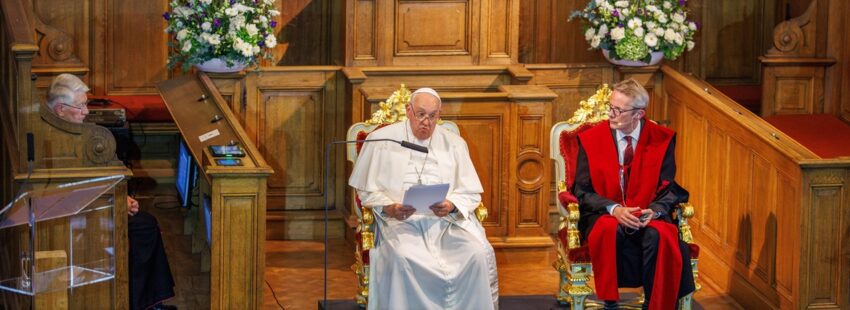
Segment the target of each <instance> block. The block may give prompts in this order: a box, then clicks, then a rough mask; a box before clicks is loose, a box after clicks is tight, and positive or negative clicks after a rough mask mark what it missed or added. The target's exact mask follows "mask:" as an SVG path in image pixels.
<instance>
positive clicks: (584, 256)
mask: <svg viewBox="0 0 850 310" xmlns="http://www.w3.org/2000/svg"><path fill="white" fill-rule="evenodd" d="M567 257H569V259H570V261H571V262H574V263H590V248H588V247H587V245H583V246H580V247H578V248H575V249H570V251H569V253H567Z"/></svg>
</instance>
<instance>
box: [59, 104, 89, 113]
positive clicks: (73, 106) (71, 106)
mask: <svg viewBox="0 0 850 310" xmlns="http://www.w3.org/2000/svg"><path fill="white" fill-rule="evenodd" d="M61 105H64V106H66V107H69V108H73V109H77V110H80V111H82V110H83V109H86V108H88V107H87V106H82V107H78V106H75V105H70V104H67V103H61Z"/></svg>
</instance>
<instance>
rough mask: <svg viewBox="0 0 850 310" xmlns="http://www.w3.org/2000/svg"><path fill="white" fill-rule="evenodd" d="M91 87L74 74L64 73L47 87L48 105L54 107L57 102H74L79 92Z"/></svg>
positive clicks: (84, 91) (86, 90)
mask: <svg viewBox="0 0 850 310" xmlns="http://www.w3.org/2000/svg"><path fill="white" fill-rule="evenodd" d="M88 91H89V87H88V86H86V83H83V81H82V80H80V78H78V77H77V76H75V75H73V74H68V73H62V74H60V75H58V76H56V77H55V78H53V82H51V83H50V88H48V89H47V107H49V108H50V109H53V108H54V107H55V106H56V104H60V103H64V104H73V103H74V97H75V96H76V95H77V94H78V93H84V94H85V93H86V92H88Z"/></svg>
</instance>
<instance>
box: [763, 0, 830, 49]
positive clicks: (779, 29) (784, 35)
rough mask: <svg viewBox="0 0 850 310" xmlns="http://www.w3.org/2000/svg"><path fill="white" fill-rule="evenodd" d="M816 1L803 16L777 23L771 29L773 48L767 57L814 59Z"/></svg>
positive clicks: (816, 24)
mask: <svg viewBox="0 0 850 310" xmlns="http://www.w3.org/2000/svg"><path fill="white" fill-rule="evenodd" d="M817 11H818V1H812V2H811V3H810V4H809V7H808V8H807V9H806V12H804V13H803V15H800V16H797V17H794V18H792V19H789V20H786V21H784V22H781V23H779V25H776V27H775V28H774V29H773V38H772V39H773V47H771V48H770V50H768V51H767V56H768V57H775V56H794V57H815V56H816V52H817V51H816V50H815V48H816V46H817V45H816V44H815V43H816V42H815V41H816V40H817V38H816V36H815V34H816V33H817V28H818V24H819V22H818V21H817V13H818V12H817Z"/></svg>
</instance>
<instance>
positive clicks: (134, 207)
mask: <svg viewBox="0 0 850 310" xmlns="http://www.w3.org/2000/svg"><path fill="white" fill-rule="evenodd" d="M136 213H139V201H138V200H136V199H133V197H130V196H127V214H129V215H130V216H133V215H136Z"/></svg>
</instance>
